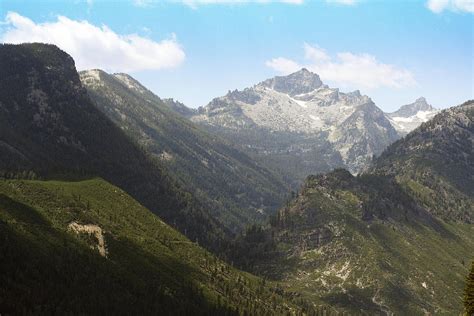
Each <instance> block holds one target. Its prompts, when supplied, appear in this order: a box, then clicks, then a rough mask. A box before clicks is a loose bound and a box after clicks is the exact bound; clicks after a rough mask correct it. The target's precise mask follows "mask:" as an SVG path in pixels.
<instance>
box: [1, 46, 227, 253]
mask: <svg viewBox="0 0 474 316" xmlns="http://www.w3.org/2000/svg"><path fill="white" fill-rule="evenodd" d="M0 173H1V174H2V175H4V176H6V177H15V176H18V175H19V176H22V177H25V176H28V177H31V176H36V177H40V178H44V179H77V178H84V177H90V176H100V177H102V178H104V179H105V180H107V181H108V182H110V183H112V184H114V185H116V186H118V187H120V188H121V189H123V190H125V191H127V193H129V194H130V195H131V196H132V197H134V198H135V199H136V200H137V201H139V202H140V203H141V204H143V205H144V206H145V207H147V208H149V209H150V210H151V211H153V212H154V213H155V214H158V215H159V216H160V217H161V218H162V219H163V220H165V221H166V222H167V223H171V224H172V225H174V227H176V228H178V229H179V230H180V231H181V232H183V233H185V234H186V236H188V237H189V238H190V239H191V240H196V239H199V241H200V242H201V243H202V244H204V245H206V246H207V247H215V246H217V245H218V244H219V243H221V242H222V241H223V240H226V236H229V235H230V231H227V232H226V231H225V228H223V227H222V226H221V225H219V223H218V221H217V220H216V219H215V218H214V217H213V216H211V210H209V209H207V208H205V207H204V206H203V205H202V204H201V203H200V202H199V200H197V199H196V198H194V197H193V196H192V195H191V194H189V193H188V192H186V191H184V190H182V189H181V188H180V186H179V185H178V184H177V183H176V181H174V180H173V178H172V177H171V176H170V175H169V173H168V172H167V171H166V170H165V169H164V168H163V166H162V164H161V162H160V161H159V160H158V159H156V158H151V157H149V156H148V155H147V154H146V153H145V152H144V151H143V150H142V149H140V148H139V147H138V145H136V144H135V143H134V142H133V141H132V140H131V139H130V138H129V137H128V136H127V135H126V134H125V133H124V132H123V131H122V130H121V129H120V128H119V127H117V126H116V125H114V123H113V122H112V121H111V120H110V119H108V118H107V117H106V116H105V115H104V114H103V113H102V112H101V111H100V110H98V109H97V108H96V107H95V105H94V103H93V102H92V101H91V99H90V98H89V95H88V94H87V91H86V89H85V88H84V87H83V86H82V84H81V81H80V79H79V75H78V73H77V72H76V69H75V67H74V61H73V60H72V58H71V57H70V56H69V55H67V54H66V53H64V52H63V51H61V50H59V49H58V48H57V47H55V46H53V45H44V44H22V45H7V44H3V45H1V46H0Z"/></svg>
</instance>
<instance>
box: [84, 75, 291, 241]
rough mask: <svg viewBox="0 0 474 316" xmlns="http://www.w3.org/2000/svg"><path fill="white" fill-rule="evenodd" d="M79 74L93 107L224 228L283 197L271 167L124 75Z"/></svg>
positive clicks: (253, 217)
mask: <svg viewBox="0 0 474 316" xmlns="http://www.w3.org/2000/svg"><path fill="white" fill-rule="evenodd" d="M80 78H81V81H82V84H83V86H84V87H85V88H86V89H87V91H88V94H89V96H90V97H91V99H92V100H93V101H94V103H95V105H96V107H97V108H98V109H99V110H100V111H101V112H102V113H104V114H105V115H106V116H107V117H108V118H109V119H110V120H112V121H113V122H114V123H115V124H116V125H117V126H119V127H120V128H121V129H122V130H123V131H124V133H126V134H127V135H129V136H130V137H131V138H132V139H133V140H134V141H135V142H136V143H138V144H139V145H140V146H142V147H143V148H144V149H145V150H146V151H147V152H149V154H150V155H151V156H153V157H155V158H156V159H157V160H159V161H160V164H161V165H162V166H164V167H165V168H166V170H167V171H168V172H169V173H170V174H171V175H172V176H173V178H174V179H177V181H178V182H179V183H180V185H181V186H182V187H183V188H185V189H186V190H187V191H188V192H191V193H192V194H193V196H194V197H196V198H197V199H198V200H199V201H200V202H201V203H202V204H203V205H204V206H205V208H206V209H207V210H209V212H210V214H211V216H212V218H215V219H217V220H218V221H219V223H220V226H222V227H225V229H226V231H229V232H231V233H237V232H240V231H241V230H242V229H243V228H245V226H246V225H249V224H250V223H253V222H255V221H262V220H263V219H265V218H266V217H267V216H268V215H271V214H274V212H275V211H276V210H277V208H278V207H279V205H280V204H281V202H282V201H283V198H284V196H285V194H286V187H285V185H284V183H283V181H282V180H280V179H279V178H278V177H277V176H276V175H275V174H274V173H272V172H270V171H269V170H268V169H265V168H263V167H262V166H260V165H259V164H257V163H256V162H254V161H253V160H252V159H250V158H249V157H248V156H247V155H246V154H244V153H243V152H241V151H238V150H236V149H235V148H234V147H233V146H231V145H230V144H229V143H228V142H227V141H225V140H224V139H222V138H220V137H218V136H217V135H212V134H209V133H208V132H207V131H205V130H204V129H203V128H201V127H199V126H196V125H195V124H193V123H192V122H190V121H189V120H187V119H185V118H183V117H182V116H181V115H179V114H176V113H174V112H173V111H170V110H169V108H168V106H167V105H166V104H165V103H164V102H163V101H162V100H161V99H160V98H159V97H158V96H156V95H155V94H153V93H152V92H151V91H149V90H148V89H146V88H145V87H144V86H143V85H141V84H140V83H139V82H138V81H136V80H135V79H133V78H132V77H130V76H129V75H126V74H113V75H110V74H107V73H105V72H103V71H101V70H89V71H83V72H81V73H80ZM177 108H179V109H185V108H184V107H183V105H181V106H179V104H178V103H177ZM185 111H186V110H185Z"/></svg>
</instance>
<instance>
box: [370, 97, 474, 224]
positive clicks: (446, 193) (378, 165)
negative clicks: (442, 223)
mask: <svg viewBox="0 0 474 316" xmlns="http://www.w3.org/2000/svg"><path fill="white" fill-rule="evenodd" d="M372 172H373V173H376V174H383V175H388V176H392V177H395V178H396V179H397V181H398V182H399V183H400V184H401V185H402V186H403V187H404V188H405V189H406V191H407V192H408V193H409V194H410V196H412V197H413V198H414V199H416V200H417V201H418V202H419V203H420V205H422V206H423V208H425V209H426V210H428V211H429V212H430V213H432V214H434V215H436V216H438V217H441V218H443V219H445V220H460V221H465V222H467V223H471V224H472V223H474V207H473V203H474V202H473V199H474V101H468V102H466V103H464V104H462V105H460V106H457V107H452V108H449V109H446V110H443V111H442V112H440V113H439V114H437V115H436V116H435V117H434V118H433V119H431V120H430V121H428V122H426V123H423V124H422V125H421V126H420V127H418V128H417V129H415V130H414V131H413V132H411V133H410V134H408V135H407V136H406V137H404V138H403V139H401V140H399V141H397V142H395V143H394V144H392V145H390V146H389V147H388V148H387V150H385V151H384V152H383V153H382V155H380V157H378V158H377V159H376V160H375V161H374V165H373V167H372Z"/></svg>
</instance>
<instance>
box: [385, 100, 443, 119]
mask: <svg viewBox="0 0 474 316" xmlns="http://www.w3.org/2000/svg"><path fill="white" fill-rule="evenodd" d="M419 111H436V109H435V108H434V107H433V106H431V104H429V103H428V102H427V101H426V99H425V98H424V97H419V98H418V99H416V100H415V102H413V103H410V104H405V105H403V106H402V107H400V109H399V110H398V111H395V112H393V113H392V116H400V117H410V116H413V115H416V114H417V113H418V112H419Z"/></svg>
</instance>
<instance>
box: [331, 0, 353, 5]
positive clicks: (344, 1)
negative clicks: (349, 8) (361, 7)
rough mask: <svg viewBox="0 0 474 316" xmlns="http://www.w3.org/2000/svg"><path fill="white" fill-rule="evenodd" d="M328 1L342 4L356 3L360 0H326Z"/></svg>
mask: <svg viewBox="0 0 474 316" xmlns="http://www.w3.org/2000/svg"><path fill="white" fill-rule="evenodd" d="M326 2H328V3H336V4H342V5H355V4H356V3H357V2H359V0H326Z"/></svg>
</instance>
